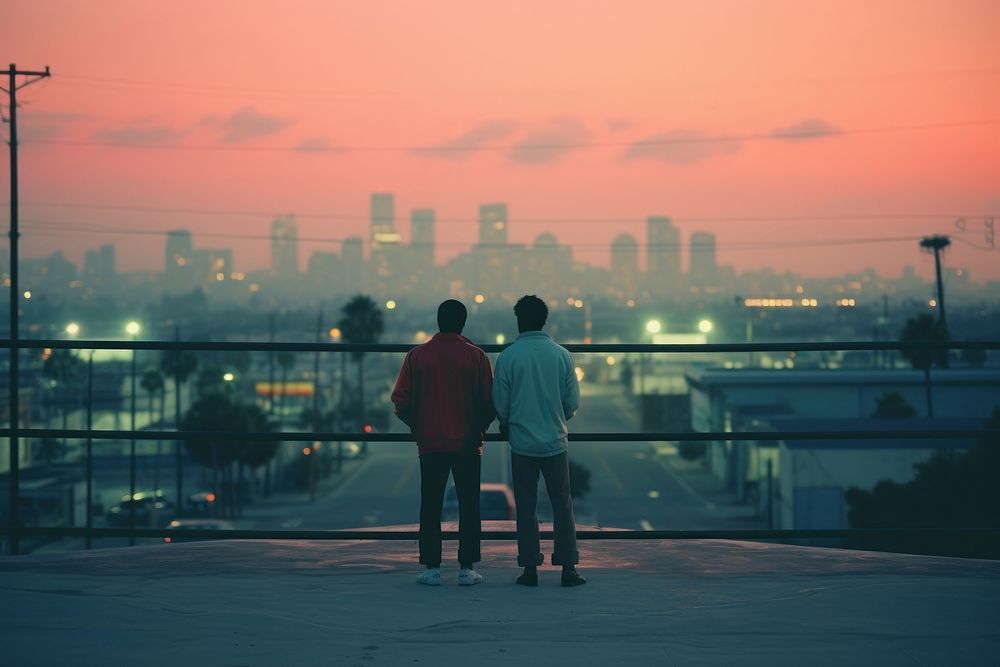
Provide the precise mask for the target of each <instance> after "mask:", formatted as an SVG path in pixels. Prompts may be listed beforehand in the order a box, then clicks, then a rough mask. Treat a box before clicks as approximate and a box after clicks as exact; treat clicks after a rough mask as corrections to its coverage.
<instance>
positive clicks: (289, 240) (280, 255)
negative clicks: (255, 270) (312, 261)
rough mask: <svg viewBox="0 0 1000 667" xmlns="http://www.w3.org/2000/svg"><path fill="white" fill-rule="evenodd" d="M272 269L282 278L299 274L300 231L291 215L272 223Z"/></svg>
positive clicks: (276, 275)
mask: <svg viewBox="0 0 1000 667" xmlns="http://www.w3.org/2000/svg"><path fill="white" fill-rule="evenodd" d="M271 271H272V272H273V273H274V275H275V277H277V278H278V279H282V280H283V279H290V278H295V277H297V276H298V275H299V232H298V228H297V227H296V226H295V219H294V218H293V217H292V216H290V215H286V216H284V217H281V218H277V219H275V220H274V222H272V223H271Z"/></svg>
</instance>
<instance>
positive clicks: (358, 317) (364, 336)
mask: <svg viewBox="0 0 1000 667" xmlns="http://www.w3.org/2000/svg"><path fill="white" fill-rule="evenodd" d="M341 312H343V314H344V315H343V317H342V318H341V319H340V322H338V323H337V326H338V327H339V328H340V331H341V336H343V339H344V342H346V343H354V344H361V345H370V344H372V343H376V342H378V339H379V337H380V336H381V335H382V332H383V331H384V329H385V323H384V322H383V320H382V311H381V310H380V309H379V307H378V306H376V305H375V302H374V301H372V300H371V298H369V297H367V296H365V295H363V294H359V295H357V296H355V297H354V298H352V299H351V300H350V301H348V302H347V304H346V305H345V306H344V308H343V309H342V311H341ZM351 356H352V357H353V358H354V361H355V362H356V363H357V364H358V405H359V406H360V409H359V411H358V425H359V427H360V426H363V425H364V423H365V369H364V360H365V353H364V352H352V353H351ZM358 430H361V429H360V428H359V429H358ZM367 449H368V443H367V442H366V443H364V444H363V445H362V451H367Z"/></svg>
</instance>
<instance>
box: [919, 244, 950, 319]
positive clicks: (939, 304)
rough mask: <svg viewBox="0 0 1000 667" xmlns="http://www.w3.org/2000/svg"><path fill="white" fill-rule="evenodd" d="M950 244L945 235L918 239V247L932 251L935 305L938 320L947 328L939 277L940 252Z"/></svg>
mask: <svg viewBox="0 0 1000 667" xmlns="http://www.w3.org/2000/svg"><path fill="white" fill-rule="evenodd" d="M950 245H951V239H949V238H948V237H947V236H925V237H924V238H923V239H921V240H920V247H921V248H923V249H924V250H929V251H931V252H933V253H934V271H935V273H936V275H937V296H938V298H937V307H938V321H939V322H941V325H942V326H943V327H945V329H946V330H947V327H948V322H947V320H946V319H945V315H944V281H943V280H942V279H941V253H942V252H944V249H945V248H947V247H948V246H950Z"/></svg>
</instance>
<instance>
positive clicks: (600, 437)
mask: <svg viewBox="0 0 1000 667" xmlns="http://www.w3.org/2000/svg"><path fill="white" fill-rule="evenodd" d="M18 435H19V436H20V437H22V438H67V439H70V440H86V439H88V438H97V439H102V440H227V441H228V440H245V441H249V442H316V441H321V442H350V441H354V442H415V441H416V437H415V436H414V435H413V434H412V433H337V432H328V431H316V432H306V431H295V432H288V433H269V432H262V431H253V432H247V433H233V432H217V431H127V430H119V431H112V430H88V429H59V428H21V429H18ZM987 435H997V436H1000V430H998V429H923V430H922V429H886V430H884V431H881V430H878V431H871V430H868V431H861V430H853V431H709V432H681V431H674V432H671V431H667V432H662V431H661V432H652V433H634V432H628V433H613V432H608V433H570V434H569V439H570V441H572V442H713V441H716V442H719V441H722V442H735V441H740V440H747V441H762V440H888V439H892V440H900V439H908V438H923V439H935V440H941V439H947V438H965V439H969V438H978V437H980V436H987ZM9 436H10V429H8V428H3V429H0V437H9ZM486 440H487V441H489V442H506V441H507V440H506V438H502V437H501V436H500V434H499V433H487V434H486Z"/></svg>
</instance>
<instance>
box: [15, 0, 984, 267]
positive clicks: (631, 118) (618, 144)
mask: <svg viewBox="0 0 1000 667" xmlns="http://www.w3.org/2000/svg"><path fill="white" fill-rule="evenodd" d="M997 26H1000V4H998V3H996V2H993V1H991V0H987V1H983V2H915V1H913V0H904V1H883V2H870V1H867V2H852V1H845V0H839V1H837V2H736V1H731V2H697V3H694V2H665V1H664V0H656V1H650V2H618V3H608V2H579V1H572V2H570V1H566V2H556V1H549V2H542V3H539V2H505V3H499V2H497V3H492V2H427V1H424V2H328V1H324V0H315V1H300V2H287V1H286V2H262V1H243V2H240V3H229V2H225V3H223V2H220V3H204V2H172V3H157V4H154V3H146V2H126V1H121V2H118V1H103V2H84V1H79V2H34V1H10V0H9V1H8V2H6V3H4V5H3V8H2V9H0V44H2V52H3V55H4V56H6V60H2V61H0V62H2V63H7V62H15V63H17V65H18V66H19V67H25V68H40V67H42V66H44V65H46V64H47V65H50V66H51V67H52V73H53V77H52V79H50V80H48V81H45V82H41V83H38V84H36V85H34V86H32V87H31V88H28V89H26V90H24V91H23V92H22V93H21V97H20V99H21V100H22V101H23V102H24V105H23V106H22V107H21V109H20V123H21V128H22V132H23V134H22V139H23V143H22V159H21V170H22V171H21V173H22V176H21V178H22V189H21V196H22V200H23V201H24V202H25V204H24V207H23V209H22V229H23V232H24V236H23V248H24V250H23V252H24V255H25V256H28V257H31V256H39V255H43V254H47V253H49V252H51V251H52V250H54V249H62V250H64V251H65V252H66V253H67V255H69V256H70V257H71V258H73V259H76V260H79V259H80V258H81V257H82V253H83V251H84V250H85V249H86V248H89V247H94V246H96V245H99V244H100V243H105V242H109V241H114V242H115V243H117V244H118V246H119V258H120V259H119V264H120V265H121V266H122V268H138V267H148V266H153V267H154V268H161V266H162V248H163V240H162V239H161V238H159V237H157V236H150V235H120V234H115V235H111V234H106V233H105V234H97V233H93V232H87V233H83V231H82V230H84V229H85V228H87V227H90V228H93V227H94V226H95V225H96V226H106V227H110V228H114V229H134V230H147V231H149V230H162V229H168V228H174V227H180V226H185V227H189V228H191V229H192V230H193V231H194V232H195V235H196V236H195V242H196V244H197V245H198V246H201V247H208V246H231V247H234V248H235V251H236V258H235V261H236V268H237V269H239V270H251V269H254V268H259V267H262V266H264V265H265V264H266V262H267V258H268V253H267V244H266V242H265V241H260V240H249V239H235V240H226V239H223V238H206V237H202V238H199V237H198V234H199V232H200V233H202V234H205V233H214V234H225V233H227V232H233V233H238V234H266V233H267V231H268V225H269V222H270V215H271V214H281V213H299V214H325V215H329V218H327V219H323V218H311V217H310V218H303V219H300V223H299V225H300V235H302V236H310V237H322V238H330V239H339V238H343V237H346V236H350V235H355V234H360V235H363V234H364V233H365V231H366V229H367V223H366V221H365V219H364V218H365V217H366V216H367V211H368V208H367V207H368V196H369V193H371V192H373V191H382V190H388V191H392V192H394V193H396V196H397V220H398V225H399V227H400V228H401V230H402V231H403V232H404V236H405V235H406V234H407V232H408V227H409V223H408V220H409V211H410V209H412V208H416V207H433V208H435V209H436V210H437V212H438V216H439V218H442V219H448V220H451V221H452V222H444V221H442V223H441V224H440V225H439V232H438V238H439V239H440V240H441V241H442V243H443V245H442V248H441V250H440V251H439V259H442V258H445V257H447V256H450V255H452V254H454V253H455V252H458V251H459V250H461V249H462V247H463V246H464V245H466V244H468V243H471V242H472V241H473V240H474V238H475V223H474V218H475V215H476V211H477V208H478V205H479V204H480V203H483V202H493V201H503V202H507V203H508V205H509V208H510V215H511V240H513V241H523V242H530V241H531V240H532V239H533V238H534V237H535V236H537V235H538V234H539V233H541V232H542V231H546V230H548V231H552V232H553V233H555V234H556V236H557V237H558V238H559V239H560V240H561V241H563V242H571V241H572V242H574V243H577V244H581V245H580V246H579V247H578V248H577V250H576V256H577V257H578V258H580V259H583V260H585V261H589V262H591V263H595V264H602V265H603V264H606V263H607V261H608V249H607V247H606V246H607V244H608V243H610V241H611V239H612V238H614V236H616V235H617V234H619V233H621V232H622V231H628V232H631V233H634V234H636V235H637V236H639V238H640V240H642V238H643V234H644V231H643V230H644V224H643V221H644V219H645V217H646V216H647V215H653V214H662V215H669V216H672V217H674V218H675V219H676V220H677V222H678V225H679V226H680V227H681V230H682V234H683V235H684V239H685V240H686V238H687V236H688V235H689V234H690V233H691V232H694V231H699V230H707V231H712V232H714V233H715V234H716V235H717V238H718V243H719V259H720V261H721V262H723V263H729V264H733V265H735V266H736V267H737V268H738V269H746V268H754V267H762V266H771V267H773V268H774V269H775V270H778V271H784V270H793V271H797V272H802V273H805V274H807V275H832V274H837V273H840V272H841V271H844V270H856V269H861V268H864V267H866V266H874V267H875V268H877V269H879V270H880V271H883V272H886V273H889V274H898V272H899V271H900V270H901V268H902V267H903V265H905V264H913V265H915V266H917V267H918V269H919V270H920V271H921V272H922V273H923V274H924V275H927V276H930V271H931V262H930V260H929V258H928V257H926V256H921V254H920V252H919V250H918V248H917V244H916V242H915V241H914V242H900V243H887V244H868V245H857V246H844V247H835V248H832V249H831V248H828V247H827V248H797V249H794V250H790V249H787V248H786V249H772V250H767V251H761V250H752V251H750V250H746V249H745V248H744V249H740V248H739V244H743V243H747V242H757V241H761V240H767V239H773V240H775V241H781V242H783V243H784V242H788V241H810V240H830V239H853V238H859V237H860V238H865V237H896V236H919V235H921V234H926V233H951V234H955V235H959V234H957V230H956V229H955V227H954V218H955V217H956V216H957V215H962V214H965V215H969V216H975V217H970V218H969V220H968V224H967V227H966V228H967V231H966V232H965V233H963V234H960V235H959V236H961V238H962V239H963V240H964V241H967V242H968V243H965V242H956V243H955V244H954V248H953V249H952V250H951V251H949V255H948V258H947V262H948V263H949V264H951V265H955V266H966V267H969V268H971V270H972V273H973V276H974V278H975V279H977V280H983V279H987V278H992V279H1000V262H998V261H996V253H995V252H986V251H982V250H976V249H975V248H973V247H971V246H970V245H968V244H969V243H974V244H982V243H983V233H982V224H983V223H982V219H981V217H980V216H982V215H988V214H993V215H1000V167H998V165H1000V49H997V42H996V28H997ZM972 121H995V122H994V123H992V124H980V125H968V123H969V122H972ZM943 124H966V125H962V126H958V127H931V128H925V129H903V128H913V127H914V126H928V125H930V126H940V125H943ZM817 129H818V130H822V129H826V130H830V131H831V132H833V134H832V135H830V136H824V137H818V138H811V139H801V138H800V139H798V140H790V139H787V138H785V139H780V138H770V135H771V134H772V133H774V132H775V131H781V130H791V131H801V130H817ZM884 129H893V130H894V131H891V132H882V131H878V132H867V131H868V130H884ZM859 131H862V132H859ZM719 137H723V138H732V137H736V139H733V140H731V141H715V142H707V143H705V142H703V143H693V144H683V145H677V144H672V145H663V144H659V145H655V146H648V145H647V146H645V147H642V148H631V149H630V147H629V146H630V144H632V143H634V142H637V141H643V140H650V139H652V140H662V139H664V138H666V139H677V138H687V139H690V138H698V139H699V140H702V139H710V140H711V139H713V138H719ZM748 137H750V138H749V139H748ZM32 140H34V142H35V143H33V141H32ZM39 141H51V142H56V143H37V142H39ZM61 142H62V143H61ZM64 142H84V143H98V144H109V143H110V144H136V143H138V144H142V145H144V146H146V147H139V148H137V147H131V148H128V147H114V146H108V145H96V146H95V145H69V144H67V143H64ZM595 144H596V145H595ZM149 145H156V146H160V145H162V146H170V147H188V148H185V149H181V150H174V149H170V150H166V149H163V148H155V147H149ZM442 145H462V146H464V147H469V146H480V149H479V150H474V151H464V152H460V153H454V152H453V153H441V152H437V153H433V154H414V152H413V151H411V150H408V149H409V148H412V147H418V146H442ZM523 145H530V146H538V145H546V146H553V145H554V146H568V147H566V148H559V149H552V150H518V147H519V146H523ZM192 147H210V148H213V149H215V150H192ZM296 147H313V148H316V147H319V148H324V149H327V150H322V151H303V150H294V149H295V148H296ZM333 147H349V149H348V150H344V151H333V150H328V149H329V148H333ZM261 149H267V150H261ZM286 149H287V150H286ZM2 177H3V179H4V182H6V179H7V165H6V161H4V163H3V167H2ZM4 199H6V196H4ZM52 202H63V203H72V204H93V205H101V206H140V207H162V208H177V207H180V208H197V209H213V210H241V211H252V212H260V213H261V215H260V216H259V217H252V216H250V217H234V216H222V215H213V216H193V215H189V214H178V213H170V212H127V211H96V210H88V209H78V208H53V207H45V206H41V204H45V203H52ZM897 214H902V215H904V216H929V217H904V218H901V219H879V220H858V219H856V218H857V217H859V216H873V215H897ZM829 215H842V216H846V218H845V219H843V220H831V221H823V220H815V219H813V220H802V221H795V222H775V221H773V220H771V221H767V220H766V219H767V218H769V217H771V218H788V217H794V216H803V217H805V218H810V217H812V218H815V217H818V216H829ZM546 218H549V219H556V220H559V221H554V222H551V223H544V224H543V223H542V222H539V219H546ZM582 218H586V219H591V220H592V219H605V220H614V221H618V222H605V223H595V222H587V223H584V222H574V221H578V220H580V219H582ZM740 218H763V219H764V220H760V221H745V220H739V219H740ZM527 220H532V221H534V222H528V221H527ZM60 226H61V227H60ZM67 226H69V227H68V228H67ZM445 244H447V245H445ZM318 247H328V248H331V249H334V250H336V249H337V248H338V246H337V245H336V244H335V243H330V244H323V245H322V246H321V245H316V244H312V245H310V244H303V264H304V261H305V257H306V255H307V253H308V252H310V251H311V250H313V249H315V248H318Z"/></svg>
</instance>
